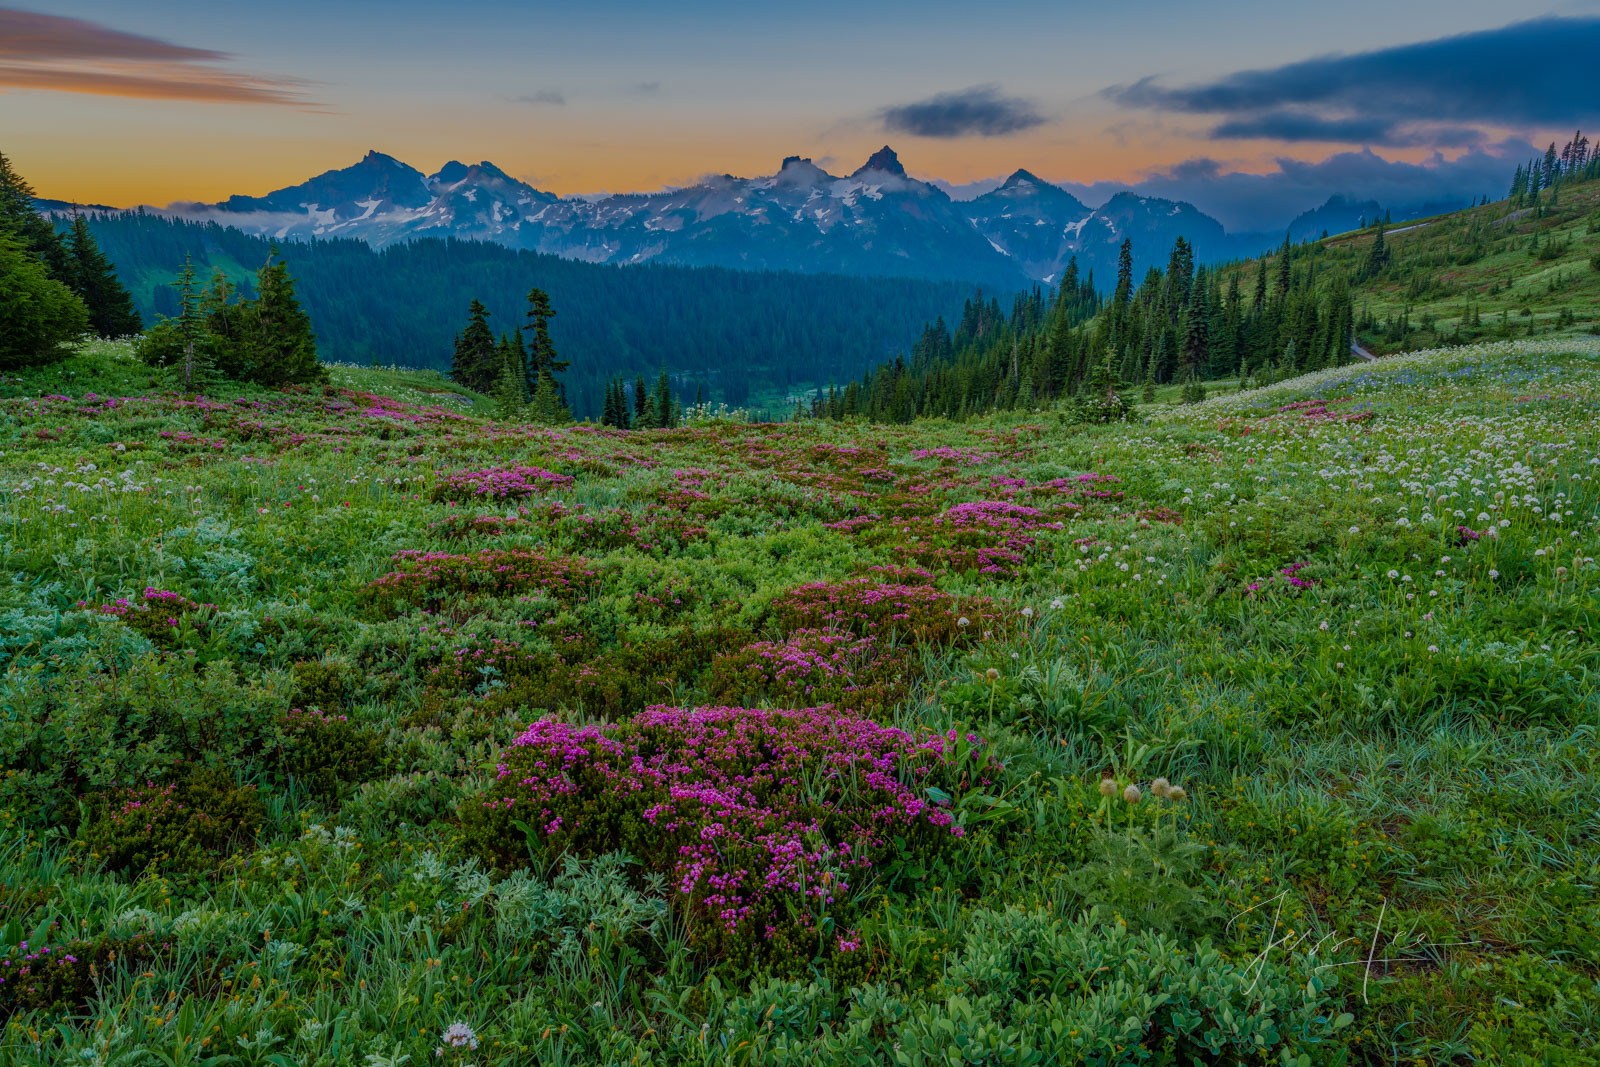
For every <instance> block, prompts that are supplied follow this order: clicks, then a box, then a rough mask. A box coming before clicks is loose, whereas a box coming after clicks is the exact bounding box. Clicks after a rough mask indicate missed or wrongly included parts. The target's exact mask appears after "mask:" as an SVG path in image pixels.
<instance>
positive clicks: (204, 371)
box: [177, 256, 216, 390]
mask: <svg viewBox="0 0 1600 1067" xmlns="http://www.w3.org/2000/svg"><path fill="white" fill-rule="evenodd" d="M177 289H178V319H177V336H178V341H179V343H180V344H182V346H183V355H182V356H181V358H180V361H179V364H178V377H179V380H180V381H181V382H182V383H183V387H184V389H186V390H193V389H198V388H203V387H204V386H206V385H209V384H210V382H211V380H212V378H213V377H214V376H215V373H216V361H215V360H214V359H213V358H212V356H211V338H210V336H209V334H208V333H207V332H206V324H205V318H204V316H202V315H201V314H200V293H199V290H198V289H196V287H195V280H194V261H193V260H192V259H191V258H190V257H189V256H184V257H183V271H182V273H180V274H179V275H178V282H177Z"/></svg>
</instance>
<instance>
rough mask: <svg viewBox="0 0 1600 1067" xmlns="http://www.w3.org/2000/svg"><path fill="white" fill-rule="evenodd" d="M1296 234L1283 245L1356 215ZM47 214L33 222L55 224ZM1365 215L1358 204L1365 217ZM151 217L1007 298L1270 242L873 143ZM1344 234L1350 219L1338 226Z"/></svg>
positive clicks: (381, 171) (349, 192)
mask: <svg viewBox="0 0 1600 1067" xmlns="http://www.w3.org/2000/svg"><path fill="white" fill-rule="evenodd" d="M1335 200H1340V201H1341V202H1340V203H1339V204H1337V205H1335V203H1334V201H1330V202H1329V204H1328V205H1324V207H1323V208H1321V209H1317V211H1313V212H1308V213H1307V214H1306V215H1303V216H1302V217H1301V219H1298V220H1296V226H1295V227H1294V228H1292V230H1296V231H1299V230H1303V231H1306V232H1304V233H1300V232H1295V239H1296V240H1301V239H1305V238H1309V237H1315V236H1317V234H1318V233H1320V230H1321V228H1323V227H1322V225H1320V224H1321V223H1324V222H1332V221H1334V220H1335V219H1336V218H1337V219H1341V220H1342V219H1343V218H1344V216H1345V215H1348V214H1351V209H1353V208H1355V207H1365V205H1352V204H1350V202H1348V201H1342V199H1341V198H1335ZM58 205H59V202H49V207H48V210H55V211H60V210H62V207H60V206H58ZM1374 209H1375V205H1374ZM141 210H151V211H155V212H156V213H159V214H168V215H175V216H179V217H183V218H188V219H194V220H203V221H214V222H218V223H221V224H222V225H225V226H231V227H234V228H237V229H239V230H242V231H244V232H246V233H250V234H254V235H258V236H265V237H271V238H274V239H277V240H306V239H312V238H325V237H353V238H357V239H359V240H363V241H365V242H367V243H368V244H370V245H372V246H373V247H374V248H383V247H385V246H387V245H390V244H394V243H396V242H400V241H408V240H411V239H414V238H418V237H456V238H462V239H467V240H481V241H491V242H494V243H496V244H502V245H505V246H507V247H510V248H515V249H523V250H529V251H536V252H543V253H548V254H552V255H557V256H561V257H563V258H567V259H575V260H581V261H584V262H589V263H610V264H635V263H645V262H658V263H668V264H675V265H681V266H711V267H727V268H732V269H743V270H790V271H798V272H802V273H836V274H855V275H864V276H884V277H923V278H931V279H941V280H957V281H966V282H974V283H978V284H982V285H985V286H989V287H992V288H996V289H1000V290H1002V291H1007V292H1009V291H1012V290H1015V289H1017V288H1022V287H1026V286H1028V285H1030V284H1034V283H1043V284H1046V285H1049V284H1053V283H1055V282H1058V281H1059V280H1060V278H1061V276H1062V273H1063V272H1064V271H1065V270H1066V267H1067V264H1068V263H1069V262H1070V261H1072V260H1073V259H1074V258H1075V259H1076V260H1077V261H1078V265H1079V269H1080V270H1081V271H1084V272H1087V271H1094V272H1096V274H1097V275H1098V277H1099V280H1100V284H1101V286H1102V287H1105V286H1108V285H1109V284H1110V280H1111V278H1112V275H1113V273H1114V271H1115V269H1116V261H1117V253H1118V249H1119V247H1120V246H1121V243H1122V241H1123V240H1124V239H1132V241H1133V249H1134V266H1135V270H1136V271H1138V272H1140V273H1142V272H1143V271H1144V269H1145V268H1146V267H1148V266H1152V265H1158V264H1162V263H1165V261H1166V258H1167V254H1168V251H1169V250H1170V248H1171V247H1172V244H1173V242H1174V241H1175V240H1176V239H1177V238H1178V237H1183V238H1185V239H1187V240H1188V241H1189V242H1190V243H1191V244H1192V245H1193V246H1194V248H1195V254H1196V257H1197V259H1199V260H1200V261H1202V262H1205V261H1218V260H1224V259H1232V258H1237V257H1239V256H1244V255H1251V254H1254V253H1257V252H1260V251H1261V250H1263V249H1264V248H1267V247H1270V246H1272V245H1275V244H1276V243H1277V241H1278V240H1281V235H1278V236H1277V237H1274V236H1272V235H1267V234H1228V233H1226V232H1225V231H1224V229H1223V227H1222V224H1221V223H1219V222H1217V220H1216V219H1214V218H1211V217H1210V216H1208V215H1206V214H1204V213H1203V212H1201V211H1199V210H1198V209H1197V208H1195V207H1194V206H1193V205H1192V204H1188V203H1186V202H1183V201H1177V200H1165V199H1161V198H1158V197H1145V196H1139V195H1137V194H1135V193H1131V192H1125V193H1118V194H1117V195H1115V196H1113V197H1112V198H1111V199H1110V200H1108V201H1107V202H1106V203H1104V204H1102V205H1101V206H1099V207H1097V208H1090V207H1089V206H1087V205H1086V204H1084V203H1083V202H1082V201H1081V200H1079V199H1078V198H1077V197H1075V196H1073V195H1072V194H1071V193H1069V192H1067V191H1066V190H1065V189H1062V188H1061V187H1059V186H1056V185H1053V184H1051V183H1050V182H1047V181H1044V180H1043V179H1041V178H1039V177H1038V176H1036V175H1034V174H1032V173H1030V172H1028V171H1026V170H1018V171H1016V172H1014V173H1013V174H1012V175H1011V176H1010V177H1008V178H1007V179H1006V180H1005V181H1004V182H1003V183H1002V184H1001V185H999V186H998V187H997V188H995V189H993V190H991V191H989V192H987V193H984V194H983V195H981V196H978V197H976V198H974V199H971V200H954V199H952V198H951V197H950V195H949V194H947V193H946V192H945V191H944V190H943V189H941V188H939V187H938V186H937V185H935V184H932V183H929V182H924V181H920V180H918V179H916V178H913V177H911V176H910V175H908V174H907V172H906V169H905V167H904V165H903V164H902V163H901V162H900V158H899V156H898V155H896V153H895V151H894V150H893V149H892V148H890V147H889V146H887V145H885V146H884V147H883V148H881V149H879V150H878V151H877V152H875V153H873V154H872V156H871V157H870V158H869V159H867V161H866V162H865V163H863V164H862V165H861V166H860V167H858V168H856V169H855V170H854V171H852V172H851V173H850V174H849V175H847V176H843V177H840V176H836V175H833V174H830V173H828V172H827V171H826V170H824V169H823V168H821V167H819V166H817V165H816V164H815V163H813V162H812V161H811V160H810V159H806V158H802V157H800V156H789V157H788V158H786V159H785V160H784V161H783V163H782V164H781V165H780V166H779V168H778V170H777V171H776V172H775V173H773V174H771V175H766V176H761V177H755V178H740V177H735V176H733V175H731V174H724V175H721V176H717V177H711V178H706V179H702V180H701V181H700V182H699V183H697V184H695V185H692V186H686V187H683V188H676V189H667V190H663V191H660V192H653V193H625V194H616V195H611V196H606V197H602V198H598V199H581V198H563V197H559V196H556V195H555V194H553V193H549V192H545V191H543V190H540V189H537V188H535V187H533V186H532V185H529V184H528V183H526V182H523V181H519V180H518V179H516V178H513V177H511V176H510V175H508V174H507V173H506V172H505V171H503V170H501V169H500V168H499V167H496V166H495V165H494V164H493V163H490V162H488V161H483V162H480V163H475V164H466V163H461V162H457V161H451V162H449V163H446V164H445V165H444V166H443V167H441V168H440V169H439V171H438V172H436V173H434V174H424V173H423V172H422V171H420V170H418V169H416V168H415V167H412V166H410V165H408V164H406V163H403V162H401V161H400V160H398V159H395V158H394V157H392V156H388V155H385V154H383V153H381V152H377V151H369V152H368V153H367V154H366V156H364V157H363V158H362V159H361V160H360V162H358V163H356V164H354V165H352V166H349V167H345V168H342V169H337V170H330V171H327V172H325V173H322V174H319V175H317V176H316V177H313V178H311V179H309V180H307V181H305V182H302V183H300V184H298V185H291V186H286V187H285V188H282V189H277V190H274V191H272V192H270V193H267V194H266V195H264V196H243V195H236V196H230V197H228V198H227V199H226V200H223V201H221V202H219V203H215V204H175V205H172V206H171V207H168V208H165V209H141ZM1348 221H1349V225H1348V226H1345V227H1344V228H1346V229H1348V228H1351V227H1353V226H1354V225H1355V221H1356V220H1355V219H1354V218H1351V219H1349V220H1348Z"/></svg>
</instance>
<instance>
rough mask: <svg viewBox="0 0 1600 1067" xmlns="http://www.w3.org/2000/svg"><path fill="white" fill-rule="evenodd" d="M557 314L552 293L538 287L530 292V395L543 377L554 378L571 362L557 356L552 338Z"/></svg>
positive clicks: (528, 377)
mask: <svg viewBox="0 0 1600 1067" xmlns="http://www.w3.org/2000/svg"><path fill="white" fill-rule="evenodd" d="M555 315H556V312H555V309H554V308H553V307H551V306H550V294H548V293H546V292H545V291H544V290H543V289H538V288H535V289H533V290H531V291H530V292H529V293H528V325H529V328H530V330H531V332H532V333H533V340H532V341H530V342H529V343H528V357H527V380H528V391H529V394H530V395H532V394H533V393H534V392H537V391H538V388H539V383H540V379H541V377H543V376H544V375H549V376H550V377H551V378H552V379H554V378H555V377H556V376H557V375H559V374H560V373H561V372H562V371H564V370H566V369H567V367H568V366H569V364H570V361H569V360H565V359H557V358H556V346H555V342H553V341H552V340H551V339H550V320H551V319H553V318H555ZM519 340H520V338H519Z"/></svg>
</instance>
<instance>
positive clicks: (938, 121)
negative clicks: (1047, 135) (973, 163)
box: [882, 85, 1045, 137]
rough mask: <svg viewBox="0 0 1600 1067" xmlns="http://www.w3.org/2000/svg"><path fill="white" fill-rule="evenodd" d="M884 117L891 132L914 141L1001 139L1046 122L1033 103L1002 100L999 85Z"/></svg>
mask: <svg viewBox="0 0 1600 1067" xmlns="http://www.w3.org/2000/svg"><path fill="white" fill-rule="evenodd" d="M882 117H883V125H884V127H885V128H886V129H888V130H889V131H890V132H892V133H907V134H911V135H912V136H914V137H971V136H979V137H1000V136H1003V135H1005V134H1008V133H1019V132H1021V131H1022V130H1027V129H1032V128H1033V127H1035V126H1039V125H1043V123H1044V122H1045V118H1044V116H1043V115H1041V114H1039V112H1038V111H1037V110H1036V109H1035V108H1034V105H1033V104H1032V103H1030V102H1028V101H1027V100H1023V99H1021V98H1020V97H1014V96H1002V95H1001V94H1000V87H999V86H998V85H975V86H973V87H972V88H970V89H962V90H960V91H958V92H953V93H939V94H937V95H935V96H931V97H929V98H928V99H926V100H919V101H918V102H916V103H914V104H903V105H901V106H899V107H891V108H886V109H884V111H883V116H882Z"/></svg>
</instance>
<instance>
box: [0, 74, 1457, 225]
mask: <svg viewBox="0 0 1600 1067" xmlns="http://www.w3.org/2000/svg"><path fill="white" fill-rule="evenodd" d="M3 98H4V97H3V95H0V99H3ZM576 125H577V123H570V122H569V123H562V124H559V125H558V124H556V123H550V124H548V127H549V128H546V129H542V130H539V131H537V132H529V133H527V134H522V135H517V136H512V137H508V136H506V134H505V133H504V132H503V130H502V131H499V132H490V131H489V130H487V129H484V130H482V131H480V132H477V133H473V132H468V131H463V130H457V131H455V132H453V133H452V135H451V136H450V137H449V138H443V137H436V136H435V137H430V136H419V135H418V132H417V131H416V130H415V129H412V130H401V129H388V128H378V129H375V130H373V131H372V133H371V134H370V136H366V137H363V136H362V134H361V133H359V132H356V133H350V134H348V135H341V136H338V137H324V138H317V139H307V138H299V137H278V138H270V139H268V138H262V137H260V136H257V135H253V134H252V135H246V134H244V133H243V132H236V133H232V134H230V133H229V132H228V131H226V130H225V129H224V130H215V131H210V132H207V133H206V134H205V135H204V136H203V137H200V138H197V139H196V140H195V144H194V148H193V150H192V151H176V152H174V151H166V150H163V151H152V150H151V149H150V146H149V143H148V141H149V139H148V137H147V136H141V135H139V134H137V133H134V132H132V131H129V132H126V133H113V134H109V135H107V136H105V137H102V138H100V139H99V140H98V141H97V142H95V143H93V144H86V143H84V142H82V141H81V140H79V139H77V138H75V137H73V136H71V135H70V134H68V133H65V132H62V133H59V134H58V133H55V132H53V131H52V132H49V133H46V132H45V131H38V133H39V134H41V135H42V136H29V137H12V138H10V139H9V140H10V143H8V144H7V145H4V146H0V150H4V151H5V152H6V154H7V155H8V156H10V157H11V158H12V161H13V164H14V165H15V166H16V167H17V169H18V171H19V172H20V173H21V174H23V175H24V176H25V177H26V178H27V179H28V180H29V182H30V183H31V184H32V185H33V186H34V189H35V190H36V191H37V193H38V195H40V196H41V197H47V198H50V199H56V200H68V201H75V202H78V203H84V204H106V205H110V206H112V207H132V206H136V205H139V204H146V205H151V206H156V207H163V206H166V205H167V204H170V203H174V202H178V201H201V202H214V201H217V200H222V199H225V198H226V197H228V196H231V195H234V194H244V195H251V196H260V195H263V194H265V193H267V192H270V191H272V190H274V189H281V188H283V187H284V186H289V185H296V184H299V183H300V182H303V181H305V180H306V179H308V178H311V177H313V176H315V175H317V174H321V173H323V172H324V171H328V170H335V169H339V168H343V167H348V166H350V165H351V164H353V163H355V162H357V161H358V160H359V159H360V158H361V156H362V155H364V154H365V153H366V151H367V150H368V149H376V150H377V151H380V152H384V153H386V154H388V155H392V156H394V157H395V158H396V159H399V160H400V161H401V162H403V163H406V164H409V165H410V166H413V167H416V168H417V169H418V170H421V171H423V172H424V173H429V174H431V173H433V172H434V171H436V170H438V169H439V168H440V167H441V166H443V165H444V164H445V163H446V162H447V161H449V160H451V159H458V160H461V161H462V162H465V163H476V162H478V161H479V160H488V161H490V162H492V163H494V164H495V165H496V166H498V167H500V168H501V169H502V170H504V171H505V172H506V173H508V174H510V175H512V176H513V177H516V178H518V179H519V180H522V181H526V182H528V184H530V185H532V186H534V187H535V188H538V189H541V190H544V191H547V192H552V193H556V194H558V195H561V196H574V195H587V194H595V193H602V192H609V193H626V192H649V191H653V190H657V189H660V188H662V187H664V186H678V185H688V184H692V183H694V182H695V181H697V180H698V179H700V178H701V177H703V176H704V175H707V174H722V173H730V174H734V175H738V176H740V177H754V176H759V175H765V174H771V173H773V172H775V171H776V170H777V169H778V166H779V164H780V162H781V161H782V159H783V157H784V156H787V155H794V154H799V155H805V156H812V157H813V158H815V159H816V160H817V162H818V163H819V165H822V166H824V167H825V169H827V170H828V171H829V172H830V173H833V174H836V175H841V176H843V175H846V174H849V173H850V172H851V171H852V170H854V169H855V168H856V167H858V166H859V165H860V164H861V163H862V162H864V161H865V160H866V158H867V156H869V155H870V154H871V153H872V152H874V151H875V150H877V149H878V148H879V147H880V146H881V145H883V144H884V143H886V142H887V143H889V144H891V145H892V146H893V147H894V148H895V150H896V151H897V152H898V153H899V154H900V159H901V162H902V163H903V164H904V165H905V167H906V169H907V171H908V172H909V173H911V174H912V175H913V176H914V177H919V178H922V179H923V180H931V179H933V178H940V179H943V180H945V181H948V182H952V183H956V184H962V183H966V182H974V181H979V180H982V179H986V178H1002V177H1005V176H1006V175H1008V174H1010V173H1011V172H1012V171H1014V170H1016V169H1018V168H1025V169H1027V170H1029V171H1032V172H1033V173H1035V174H1037V175H1039V176H1040V177H1041V178H1044V179H1046V180H1048V181H1058V182H1081V183H1085V184H1087V183H1092V182H1096V181H1107V182H1134V181H1137V180H1138V179H1139V178H1141V177H1143V176H1144V175H1145V174H1147V173H1148V172H1150V171H1152V170H1156V169H1160V168H1163V167H1167V166H1171V165H1172V164H1174V163H1176V162H1178V161H1180V160H1183V159H1188V158H1193V157H1195V156H1199V155H1205V154H1208V153H1206V152H1205V149H1206V148H1207V147H1215V146H1206V145H1205V144H1204V143H1203V142H1200V141H1199V140H1197V139H1191V138H1189V137H1177V138H1172V137H1168V138H1163V139H1160V140H1156V139H1148V140H1141V141H1137V142H1130V141H1129V139H1127V138H1126V137H1123V136H1113V135H1110V134H1103V133H1098V132H1096V133H1091V134H1088V135H1085V136H1076V137H1064V136H1062V135H1061V133H1060V131H1059V130H1057V131H1054V132H1052V133H1048V134H1040V135H1036V136H1023V137H1014V138H995V139H991V140H985V141H981V142H977V143H974V142H972V141H970V140H964V141H935V140H928V139H917V138H906V137H896V136H892V135H887V134H885V133H883V132H882V131H881V130H876V131H870V132H859V133H858V132H852V133H851V134H850V135H849V136H848V137H847V138H846V137H836V138H829V139H828V142H827V145H826V148H825V149H824V148H822V147H819V146H816V145H815V144H812V145H807V144H806V143H804V142H805V141H806V140H807V139H808V138H806V137H805V136H803V135H801V134H800V133H799V131H795V134H794V135H793V136H791V135H788V134H784V133H781V132H775V131H773V130H771V129H770V128H767V129H750V130H739V129H731V128H724V129H722V130H718V131H716V132H715V133H707V132H705V131H699V130H684V129H672V128H663V126H662V125H661V124H655V125H653V126H651V127H649V128H642V127H634V126H632V124H628V125H623V124H621V123H615V122H613V123H600V124H591V128H589V129H577V128H569V129H563V128H561V126H572V127H576ZM594 127H599V128H594ZM1237 147H1239V148H1241V149H1243V148H1247V147H1252V146H1247V145H1242V144H1241V145H1239V146H1237ZM1253 147H1254V151H1250V152H1248V153H1240V154H1237V155H1231V156H1230V158H1229V159H1228V160H1227V161H1226V162H1225V164H1224V169H1225V170H1239V171H1249V172H1252V173H1261V172H1265V171H1269V170H1272V169H1274V167H1273V159H1274V158H1275V157H1276V156H1277V155H1279V154H1280V152H1281V149H1279V150H1276V151H1275V150H1274V148H1275V147H1276V146H1271V145H1259V146H1253ZM1303 147H1307V148H1310V147H1314V146H1303ZM1341 150H1348V149H1347V148H1346V149H1341V148H1340V147H1338V146H1331V145H1330V146H1321V151H1319V152H1314V153H1309V152H1308V153H1305V154H1304V155H1303V156H1302V158H1306V157H1313V158H1322V157H1325V156H1327V155H1330V154H1332V153H1334V152H1337V151H1341ZM1297 154H1299V153H1297ZM1385 155H1386V156H1389V157H1390V158H1408V159H1409V160H1410V161H1412V162H1417V161H1420V160H1421V159H1423V158H1425V157H1426V156H1427V155H1428V153H1426V152H1422V151H1417V152H1404V153H1385ZM107 159H115V160H116V161H117V162H116V164H115V165H114V166H108V165H107V164H106V160H107Z"/></svg>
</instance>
